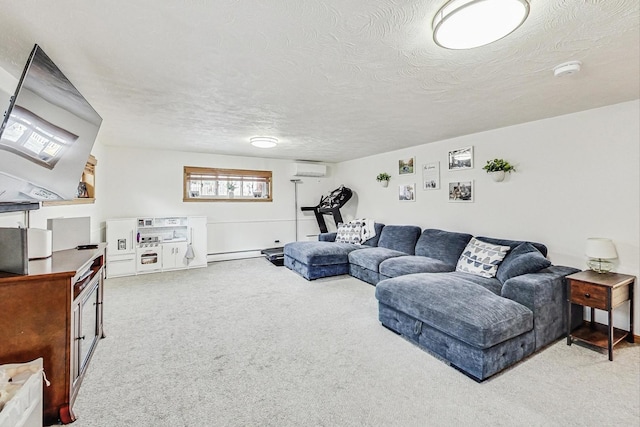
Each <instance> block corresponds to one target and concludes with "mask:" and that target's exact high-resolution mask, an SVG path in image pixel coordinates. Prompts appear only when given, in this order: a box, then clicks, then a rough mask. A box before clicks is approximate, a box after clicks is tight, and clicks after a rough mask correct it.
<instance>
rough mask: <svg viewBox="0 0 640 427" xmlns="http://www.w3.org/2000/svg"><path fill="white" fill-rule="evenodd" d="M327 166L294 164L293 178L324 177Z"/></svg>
mask: <svg viewBox="0 0 640 427" xmlns="http://www.w3.org/2000/svg"><path fill="white" fill-rule="evenodd" d="M326 174H327V166H326V165H320V164H317V163H294V164H293V176H325V175H326Z"/></svg>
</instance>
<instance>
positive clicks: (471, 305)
mask: <svg viewBox="0 0 640 427" xmlns="http://www.w3.org/2000/svg"><path fill="white" fill-rule="evenodd" d="M376 298H377V299H378V301H379V302H380V303H382V304H385V305H387V306H389V307H391V308H394V309H396V310H398V311H400V312H402V313H405V314H407V315H409V316H411V317H413V318H414V319H417V320H420V321H421V322H423V323H425V324H426V325H428V326H430V327H433V328H435V329H437V330H439V331H441V332H444V333H446V334H448V335H450V336H453V337H454V338H457V339H459V340H460V341H463V342H465V343H467V344H469V345H472V346H474V347H477V348H481V349H485V348H489V347H492V346H494V345H496V344H498V343H501V342H503V341H506V340H508V339H510V338H513V337H516V336H518V335H521V334H523V333H525V332H527V331H530V330H532V328H533V313H532V312H531V310H529V309H528V308H527V307H525V306H524V305H521V304H518V303H517V302H515V301H512V300H510V299H507V298H502V297H500V296H498V295H496V294H494V293H493V292H491V291H489V290H487V289H485V288H483V287H481V286H478V285H476V284H474V283H472V282H469V281H466V280H464V279H461V278H460V277H458V276H455V275H450V274H448V273H444V274H432V273H421V274H410V275H407V276H401V277H395V278H392V279H386V280H382V281H381V282H379V283H378V285H377V286H376Z"/></svg>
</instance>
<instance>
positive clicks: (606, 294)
mask: <svg viewBox="0 0 640 427" xmlns="http://www.w3.org/2000/svg"><path fill="white" fill-rule="evenodd" d="M635 281H636V277H635V276H630V275H627V274H618V273H596V272H595V271H591V270H586V271H581V272H579V273H575V274H571V275H569V276H567V313H568V314H567V345H571V343H572V342H573V341H574V340H576V341H582V342H585V343H587V344H591V345H594V346H596V347H600V348H606V349H607V350H608V351H609V360H613V346H615V345H616V344H617V343H619V342H620V341H622V340H623V339H624V338H627V341H629V342H634V338H633V285H634V284H635ZM626 301H629V331H624V330H622V329H618V328H614V327H613V310H614V309H615V308H616V307H618V306H620V305H621V304H623V303H625V302H626ZM571 304H578V305H581V306H583V307H589V308H591V321H590V322H589V324H588V325H582V326H580V327H578V328H576V329H575V330H574V331H572V330H571ZM595 309H599V310H604V311H606V312H607V313H608V324H607V325H601V324H597V323H596V322H595Z"/></svg>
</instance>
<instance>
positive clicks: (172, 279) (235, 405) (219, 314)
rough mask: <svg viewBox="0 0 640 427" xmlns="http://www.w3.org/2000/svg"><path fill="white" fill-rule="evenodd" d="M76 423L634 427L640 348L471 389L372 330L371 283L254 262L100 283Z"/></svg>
mask: <svg viewBox="0 0 640 427" xmlns="http://www.w3.org/2000/svg"><path fill="white" fill-rule="evenodd" d="M105 332H106V334H107V338H105V339H103V340H102V341H100V343H99V344H98V347H97V350H96V353H95V355H94V357H93V359H92V361H91V364H90V366H89V370H88V372H87V375H86V377H85V379H84V383H83V385H82V387H81V389H80V393H79V395H78V398H77V400H76V403H75V406H74V410H75V413H76V415H77V416H78V421H77V422H76V423H75V424H74V425H75V426H76V427H89V426H101V427H103V426H109V427H112V426H113V427H115V426H136V427H140V426H263V425H266V426H425V425H429V426H440V425H442V426H451V425H458V426H468V425H477V426H521V425H522V426H524V425H526V426H550V425H562V426H571V425H576V426H577V425H579V426H614V425H621V426H622V425H639V424H640V345H638V344H636V345H630V344H623V345H622V346H621V347H619V348H617V349H616V351H615V354H614V356H615V360H614V361H613V362H609V361H608V359H607V357H606V355H605V354H602V353H599V352H596V351H593V350H590V349H587V348H584V347H580V346H578V345H573V346H571V347H569V346H567V345H566V342H565V341H564V340H560V341H558V342H556V343H555V344H553V345H552V346H550V347H548V348H547V349H545V350H543V351H542V352H540V353H538V354H535V355H534V356H532V357H530V358H528V359H526V360H525V361H523V362H521V363H519V364H517V365H516V366H514V367H512V368H511V369H509V370H507V371H504V372H503V373H501V374H499V375H497V376H494V377H493V378H491V379H489V380H487V381H485V382H484V383H481V384H479V383H476V382H474V381H473V380H471V379H469V378H468V377H466V376H465V375H463V374H461V373H460V372H458V371H457V370H455V369H453V368H451V367H449V366H447V365H446V364H445V363H443V362H441V361H439V360H438V359H436V358H435V357H433V356H431V355H430V354H428V353H425V352H424V351H422V350H420V349H418V348H417V347H415V346H414V345H412V344H411V343H409V342H407V341H405V340H404V339H403V338H401V337H400V336H398V335H395V334H394V333H392V332H390V331H389V330H387V329H385V328H384V327H382V326H381V325H380V323H379V322H378V320H377V304H376V300H375V297H374V287H373V286H371V285H368V284H366V283H364V282H361V281H359V280H357V279H354V278H352V277H350V276H340V277H336V278H330V279H321V280H316V281H312V282H308V281H306V280H304V279H303V278H301V277H299V276H298V275H296V274H294V273H293V272H291V271H289V270H288V269H286V268H285V267H275V266H273V265H272V264H270V263H269V262H267V261H266V260H264V259H261V258H257V259H248V260H238V261H228V262H219V263H214V264H210V265H209V267H208V268H206V269H197V270H190V271H176V272H169V273H162V274H149V275H141V276H135V277H127V278H119V279H109V280H107V281H106V284H105Z"/></svg>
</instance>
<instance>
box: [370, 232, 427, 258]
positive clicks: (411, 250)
mask: <svg viewBox="0 0 640 427" xmlns="http://www.w3.org/2000/svg"><path fill="white" fill-rule="evenodd" d="M421 231H422V230H421V229H420V227H417V226H415V225H387V226H385V227H384V228H383V229H382V233H380V240H378V247H381V248H387V249H392V250H394V251H400V252H404V254H405V255H415V250H416V242H417V241H418V237H420V232H421Z"/></svg>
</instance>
